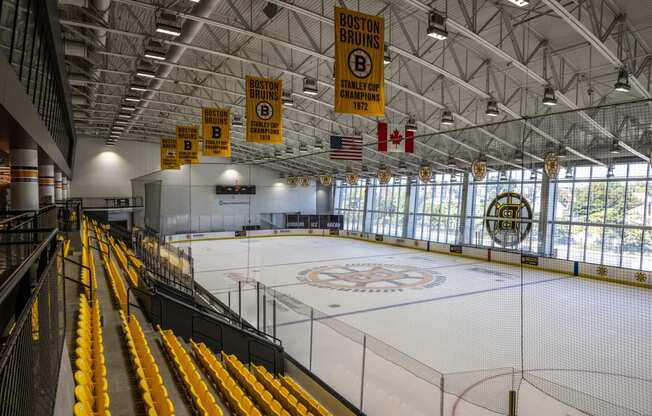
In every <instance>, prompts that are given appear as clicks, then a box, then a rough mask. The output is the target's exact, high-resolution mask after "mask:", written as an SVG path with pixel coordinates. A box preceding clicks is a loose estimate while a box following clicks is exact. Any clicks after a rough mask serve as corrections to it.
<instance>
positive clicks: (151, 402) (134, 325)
mask: <svg viewBox="0 0 652 416" xmlns="http://www.w3.org/2000/svg"><path fill="white" fill-rule="evenodd" d="M119 313H120V319H121V320H122V332H123V334H124V337H125V341H126V342H127V347H128V348H129V358H130V360H131V365H132V367H133V370H134V373H135V374H136V377H137V378H138V388H139V392H140V395H141V397H142V399H143V403H144V406H145V414H146V415H147V416H155V415H160V416H172V415H174V405H173V404H172V401H171V400H170V399H169V397H168V392H167V389H166V388H165V385H164V384H163V379H162V378H161V374H160V373H159V369H158V365H157V364H156V361H155V360H154V356H153V355H152V352H151V350H150V349H149V345H148V343H147V340H146V339H145V334H144V333H143V330H142V328H141V327H140V323H139V322H138V319H137V318H136V316H134V315H129V317H128V318H125V314H124V313H123V312H122V311H119Z"/></svg>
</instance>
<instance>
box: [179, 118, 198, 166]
mask: <svg viewBox="0 0 652 416" xmlns="http://www.w3.org/2000/svg"><path fill="white" fill-rule="evenodd" d="M197 130H198V129H197V126H177V154H178V155H179V164H180V165H186V164H188V163H199V140H197V137H198V136H199V132H198V131H197Z"/></svg>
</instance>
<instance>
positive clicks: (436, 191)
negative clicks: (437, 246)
mask: <svg viewBox="0 0 652 416" xmlns="http://www.w3.org/2000/svg"><path fill="white" fill-rule="evenodd" d="M433 179H434V180H433V181H432V182H431V183H426V184H424V183H422V182H421V181H416V182H415V183H413V184H412V189H411V200H412V201H411V204H410V207H411V209H410V222H409V226H408V235H407V236H408V237H410V238H415V239H417V240H430V241H436V242H438V243H455V242H457V240H458V227H459V222H460V221H459V219H460V207H461V201H462V180H461V179H460V177H459V176H451V175H449V174H437V175H434V176H433Z"/></svg>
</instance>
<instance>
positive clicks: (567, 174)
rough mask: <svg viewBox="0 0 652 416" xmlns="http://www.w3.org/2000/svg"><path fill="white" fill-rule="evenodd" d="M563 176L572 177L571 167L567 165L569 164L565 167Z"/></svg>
mask: <svg viewBox="0 0 652 416" xmlns="http://www.w3.org/2000/svg"><path fill="white" fill-rule="evenodd" d="M564 178H566V179H573V167H572V166H570V165H569V166H568V167H567V168H566V175H564Z"/></svg>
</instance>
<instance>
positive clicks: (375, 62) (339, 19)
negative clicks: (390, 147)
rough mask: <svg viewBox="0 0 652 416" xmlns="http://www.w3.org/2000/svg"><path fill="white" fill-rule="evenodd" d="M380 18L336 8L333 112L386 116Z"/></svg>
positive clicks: (382, 40) (382, 29)
mask: <svg viewBox="0 0 652 416" xmlns="http://www.w3.org/2000/svg"><path fill="white" fill-rule="evenodd" d="M384 46H385V24H384V21H383V18H382V17H377V16H369V15H366V14H363V13H359V12H355V11H353V10H348V9H343V8H339V7H336V8H335V111H337V112H338V113H349V114H360V115H366V116H381V117H382V116H384V115H385V67H384V62H383V58H384Z"/></svg>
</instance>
